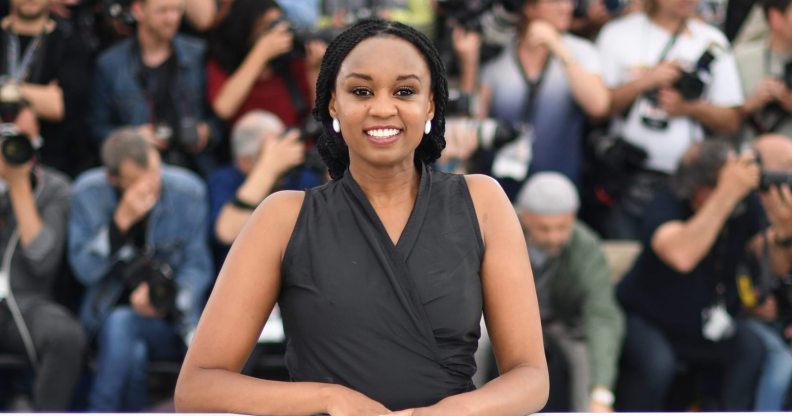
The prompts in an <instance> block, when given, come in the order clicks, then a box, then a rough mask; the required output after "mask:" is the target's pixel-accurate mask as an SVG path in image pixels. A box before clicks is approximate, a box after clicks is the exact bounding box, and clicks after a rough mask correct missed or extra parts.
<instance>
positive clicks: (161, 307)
mask: <svg viewBox="0 0 792 416" xmlns="http://www.w3.org/2000/svg"><path fill="white" fill-rule="evenodd" d="M120 277H121V280H122V281H123V282H124V284H125V285H126V287H127V288H129V289H130V290H134V289H135V288H136V287H138V286H139V285H140V284H141V283H144V282H145V283H148V286H149V302H150V303H151V305H152V306H153V307H154V308H156V309H157V310H158V311H160V312H162V313H164V314H165V315H166V316H172V315H173V314H174V313H176V292H177V288H176V281H175V277H174V273H173V269H171V267H170V266H169V265H168V264H167V263H163V262H160V261H158V260H157V259H156V258H155V256H154V254H153V253H151V252H143V253H141V254H139V255H138V256H136V257H133V258H132V259H131V260H129V261H127V262H126V264H125V265H124V266H123V267H122V268H121V270H120Z"/></svg>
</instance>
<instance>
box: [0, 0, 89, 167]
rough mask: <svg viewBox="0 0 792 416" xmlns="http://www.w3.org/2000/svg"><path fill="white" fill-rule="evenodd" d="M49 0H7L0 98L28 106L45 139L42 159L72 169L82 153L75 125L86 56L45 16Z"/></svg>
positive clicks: (65, 27) (66, 29)
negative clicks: (3, 97)
mask: <svg viewBox="0 0 792 416" xmlns="http://www.w3.org/2000/svg"><path fill="white" fill-rule="evenodd" d="M53 1H54V0H40V1H26V0H11V1H10V12H9V14H8V16H6V17H4V18H3V19H2V21H0V91H3V92H5V94H0V102H2V104H3V105H10V104H14V105H16V106H17V107H27V108H29V109H30V110H32V112H33V114H35V116H36V119H37V123H38V124H39V128H40V130H41V136H42V137H43V138H44V139H45V143H44V146H43V147H42V149H41V154H40V157H41V161H42V163H44V164H45V165H47V166H52V167H54V168H56V169H58V170H61V171H63V172H67V173H74V172H75V171H76V170H77V169H78V165H79V163H80V162H82V161H83V159H84V158H85V157H86V156H85V155H83V154H80V153H79V150H84V149H85V147H86V146H85V145H83V144H82V143H80V142H79V141H81V140H84V139H83V138H82V136H81V135H77V134H76V129H77V127H75V126H78V125H80V121H81V117H82V116H83V111H82V101H83V96H84V95H85V94H86V93H87V90H88V89H89V88H88V87H89V85H90V84H89V77H86V74H89V73H90V63H89V62H90V58H89V56H88V50H87V48H86V45H83V44H82V42H81V39H80V38H79V36H77V35H76V33H75V30H74V28H73V27H72V26H71V25H70V24H69V23H67V22H64V21H60V20H53V19H51V18H50V7H51V6H52V4H53ZM3 95H4V96H6V97H8V96H11V97H14V98H13V99H12V100H11V101H9V99H8V98H5V99H1V97H2V96H3ZM5 121H6V122H10V121H9V120H7V119H6V120H5Z"/></svg>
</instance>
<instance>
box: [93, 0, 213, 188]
mask: <svg viewBox="0 0 792 416" xmlns="http://www.w3.org/2000/svg"><path fill="white" fill-rule="evenodd" d="M184 7H185V3H184V0H137V1H135V2H133V3H132V13H133V15H134V16H135V19H136V20H137V32H136V35H135V36H132V37H131V38H129V39H126V40H124V41H122V42H121V43H119V44H117V45H116V46H114V47H112V48H110V49H109V50H107V51H105V52H104V53H103V54H102V55H101V56H100V57H99V61H98V64H97V69H96V81H95V82H94V89H93V97H92V112H91V116H92V120H91V121H92V123H91V126H92V128H93V132H92V133H93V136H94V138H95V140H96V141H97V142H99V143H101V141H102V140H104V139H105V138H106V137H107V136H108V134H109V133H110V131H112V130H114V129H116V128H119V127H121V126H128V125H132V126H137V128H138V129H139V130H140V132H141V134H143V135H144V136H145V137H146V138H147V139H148V140H149V141H150V142H151V143H152V144H154V146H155V147H156V148H157V149H158V150H159V151H160V152H161V153H162V156H163V159H164V160H165V162H166V163H169V164H172V165H178V166H183V167H187V168H189V169H191V170H193V171H195V172H198V173H200V174H203V175H206V174H208V173H209V172H210V171H211V170H212V168H213V160H212V155H211V149H212V147H213V146H214V145H215V144H216V143H218V142H219V139H220V137H219V136H220V134H219V131H218V130H215V129H213V128H212V127H211V126H212V123H210V122H209V120H210V118H209V117H208V113H207V109H206V108H205V105H204V102H205V101H204V100H205V97H204V91H205V85H206V83H205V82H206V81H205V75H204V66H203V65H204V45H203V43H202V41H200V40H198V39H194V38H190V37H187V36H184V35H180V34H177V31H178V28H179V24H180V22H181V20H182V15H183V14H184Z"/></svg>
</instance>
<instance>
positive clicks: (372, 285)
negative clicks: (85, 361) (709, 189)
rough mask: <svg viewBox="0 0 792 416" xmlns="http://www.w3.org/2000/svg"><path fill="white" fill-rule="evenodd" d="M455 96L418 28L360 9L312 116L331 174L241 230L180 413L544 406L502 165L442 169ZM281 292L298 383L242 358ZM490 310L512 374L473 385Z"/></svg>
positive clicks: (529, 288) (194, 349) (540, 355)
mask: <svg viewBox="0 0 792 416" xmlns="http://www.w3.org/2000/svg"><path fill="white" fill-rule="evenodd" d="M446 100H447V92H446V81H445V72H444V69H443V66H442V64H440V60H439V57H438V55H437V51H436V50H435V49H434V48H433V47H432V46H431V44H430V43H429V41H428V40H427V39H426V38H425V37H424V36H423V35H420V34H419V33H418V32H416V31H415V30H413V29H411V28H409V27H407V26H404V25H401V24H398V23H393V22H386V21H382V20H369V21H364V22H361V23H358V24H357V25H355V26H353V27H351V28H350V29H348V30H347V31H346V32H344V33H343V34H341V35H340V36H339V37H338V38H336V40H335V41H334V42H333V43H331V44H330V46H329V47H328V49H327V54H326V55H325V59H324V61H323V63H322V67H321V71H320V74H319V79H318V82H317V102H316V107H315V111H314V115H315V117H316V118H317V119H318V120H320V121H321V122H322V123H323V124H324V126H325V131H324V133H323V135H322V136H321V138H320V139H319V149H320V152H321V154H322V156H323V158H324V160H325V162H326V163H327V164H328V166H329V168H330V173H331V176H332V177H333V179H334V181H333V182H331V183H329V184H328V185H325V186H322V187H319V188H314V189H311V190H308V191H305V192H279V193H276V194H273V195H271V196H270V197H268V198H267V199H266V200H265V201H264V202H263V203H262V204H261V206H260V207H259V208H258V210H257V211H256V213H254V215H253V217H252V218H251V219H250V221H249V222H248V224H247V226H246V228H245V230H244V231H243V232H242V233H241V234H240V236H239V237H238V238H237V240H236V242H235V243H234V246H233V247H232V249H231V252H230V254H229V256H228V259H227V260H226V263H225V265H224V266H223V269H222V270H221V272H220V276H219V278H218V281H217V285H216V286H215V289H214V292H213V293H212V296H211V298H210V300H209V303H208V305H207V307H206V310H205V312H204V316H203V317H202V319H201V323H200V325H199V327H198V330H197V332H196V335H195V338H194V340H193V344H192V346H191V347H190V351H189V352H188V354H187V358H186V360H185V363H184V365H183V367H182V373H181V374H180V376H179V382H178V385H177V390H176V403H177V407H178V409H179V410H180V411H213V412H218V411H219V412H235V413H258V414H260V413H264V414H275V415H277V414H315V413H329V414H331V415H347V414H362V415H381V414H388V413H390V412H392V411H397V412H399V413H400V414H406V415H430V414H438V415H448V414H454V415H459V414H462V415H467V414H471V415H472V414H485V415H493V414H496V415H512V414H513V415H524V414H526V413H530V412H534V411H538V410H539V409H541V407H542V406H543V405H544V403H545V401H546V399H547V393H548V382H547V368H546V363H545V359H544V351H543V347H542V335H541V331H540V325H539V319H538V317H539V315H538V308H537V303H536V293H535V290H534V286H533V278H532V276H531V270H530V263H529V261H528V255H527V249H526V246H525V240H524V238H523V234H522V231H521V229H520V226H519V223H518V221H517V218H516V215H515V213H514V210H513V209H512V207H511V204H510V203H509V201H508V199H507V198H506V196H505V195H504V193H503V191H502V190H501V189H500V188H499V187H498V185H497V183H496V182H494V181H493V180H491V179H489V178H486V177H483V176H476V175H473V176H467V177H466V176H460V175H450V174H445V173H441V172H434V171H433V170H432V169H431V168H430V167H429V164H430V163H431V162H433V161H434V160H436V159H437V157H438V156H439V155H440V151H441V150H442V148H443V147H444V145H445V141H444V139H443V133H444V127H445V121H444V110H445V103H446ZM275 302H278V304H279V305H280V308H281V311H282V315H283V323H284V328H285V330H286V335H287V338H288V346H287V352H286V362H287V366H288V369H289V372H290V375H291V378H292V380H293V382H276V381H270V380H255V379H251V378H249V377H246V376H243V375H240V374H239V371H240V369H241V367H242V366H243V364H244V363H245V361H246V359H247V357H248V355H249V354H250V351H251V349H252V348H253V346H254V344H255V341H256V339H257V338H258V334H259V332H260V331H261V327H262V325H263V324H264V322H265V321H266V319H267V316H268V314H269V313H270V311H271V310H272V308H273V305H274V304H275ZM482 312H483V313H484V315H485V317H486V320H487V325H488V327H489V328H490V335H491V339H492V343H493V346H494V349H495V352H496V355H497V357H498V364H499V368H500V370H501V374H502V375H501V376H500V377H499V378H497V379H495V380H493V381H492V382H490V383H489V384H487V385H486V386H484V387H482V388H481V389H479V390H475V387H474V386H473V383H472V381H471V377H472V375H473V373H474V372H475V368H476V367H475V362H474V359H473V353H474V352H475V350H476V347H477V340H478V337H479V334H480V330H479V322H480V319H481V316H482ZM229 340H233V342H229Z"/></svg>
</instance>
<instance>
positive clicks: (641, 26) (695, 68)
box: [597, 0, 743, 239]
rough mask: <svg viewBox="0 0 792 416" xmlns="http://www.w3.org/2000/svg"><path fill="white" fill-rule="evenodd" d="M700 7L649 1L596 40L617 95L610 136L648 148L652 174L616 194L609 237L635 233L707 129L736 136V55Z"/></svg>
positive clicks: (683, 0) (681, 0)
mask: <svg viewBox="0 0 792 416" xmlns="http://www.w3.org/2000/svg"><path fill="white" fill-rule="evenodd" d="M696 4H697V1H695V0H648V1H647V2H646V11H645V12H643V13H635V14H632V15H629V16H627V17H624V18H622V19H619V20H616V21H613V22H611V23H609V24H608V25H606V26H605V27H604V28H603V30H602V32H601V33H600V36H599V38H598V40H597V45H598V48H599V51H600V56H601V58H602V59H601V63H602V77H603V79H604V81H605V83H606V84H607V85H608V86H609V87H610V89H611V92H612V95H613V102H612V105H611V116H612V117H613V120H612V123H611V131H610V135H611V136H612V137H621V138H623V139H624V140H625V141H627V142H629V143H631V144H633V145H636V146H638V147H640V148H642V149H644V150H645V151H646V153H647V157H646V160H645V161H644V163H643V168H644V169H645V170H646V171H647V172H641V173H638V174H637V175H635V176H639V178H633V180H631V181H628V182H629V183H628V184H626V186H625V187H624V188H625V190H624V192H623V193H622V195H620V196H617V201H616V204H615V206H614V209H613V212H612V214H613V217H612V218H611V221H610V224H608V230H607V231H608V232H607V234H609V235H608V236H607V237H609V238H633V239H634V238H636V237H637V229H638V224H639V220H640V218H641V215H642V210H643V208H644V207H645V206H646V204H647V203H648V202H649V200H650V199H651V198H652V196H653V195H654V191H655V190H656V189H657V188H658V187H660V186H662V185H663V184H664V183H665V177H666V175H667V174H669V173H670V172H672V171H673V169H674V168H675V167H676V165H677V162H678V161H679V159H680V158H681V156H682V154H683V153H684V152H685V150H686V149H687V148H688V147H689V146H690V145H691V144H693V143H696V142H699V141H701V139H702V138H703V136H704V129H707V130H710V131H713V132H715V133H734V132H736V131H737V130H738V129H739V127H740V120H741V119H740V117H739V115H740V112H739V109H738V108H739V106H740V105H741V104H742V101H743V97H742V92H741V90H740V81H739V76H738V73H737V66H736V64H735V61H734V57H733V55H732V54H731V53H730V52H729V44H728V41H727V40H726V37H725V36H724V35H723V34H722V33H721V32H720V31H719V30H717V29H715V28H713V27H711V26H709V25H707V24H705V23H703V22H701V21H699V20H696V19H693V18H692V17H693V16H694V13H695V10H696ZM705 55H708V57H709V62H706V61H707V59H703V57H704V56H705ZM685 73H690V74H695V75H696V77H697V78H699V79H700V80H701V81H702V83H697V82H696V81H693V82H692V83H691V82H690V81H691V78H695V77H687V76H685ZM682 81H687V82H685V84H686V85H687V87H685V86H681V85H680V83H681V82H682ZM696 84H698V85H696ZM696 87H698V89H697V88H696ZM645 174H649V176H650V177H652V178H654V179H652V180H646V179H645V178H642V177H641V176H645ZM635 187H640V188H642V189H631V188H635Z"/></svg>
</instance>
